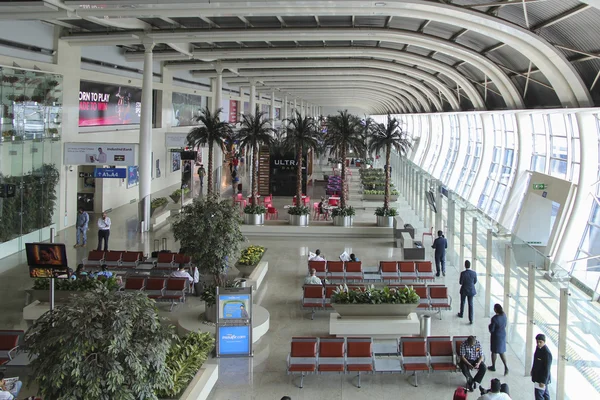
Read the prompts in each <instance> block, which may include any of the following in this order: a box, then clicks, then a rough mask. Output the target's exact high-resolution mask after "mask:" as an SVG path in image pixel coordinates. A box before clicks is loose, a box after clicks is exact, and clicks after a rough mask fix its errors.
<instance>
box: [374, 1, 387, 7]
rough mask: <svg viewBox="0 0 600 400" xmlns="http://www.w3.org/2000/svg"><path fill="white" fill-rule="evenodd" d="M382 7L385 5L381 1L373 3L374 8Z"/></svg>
mask: <svg viewBox="0 0 600 400" xmlns="http://www.w3.org/2000/svg"><path fill="white" fill-rule="evenodd" d="M384 6H385V3H384V2H382V1H380V2H377V3H375V7H384Z"/></svg>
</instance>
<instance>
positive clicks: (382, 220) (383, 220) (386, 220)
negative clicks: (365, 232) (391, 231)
mask: <svg viewBox="0 0 600 400" xmlns="http://www.w3.org/2000/svg"><path fill="white" fill-rule="evenodd" d="M375 215H376V216H377V226H382V227H385V228H392V227H393V226H394V217H395V216H396V215H398V211H397V210H396V209H395V208H385V207H377V208H376V209H375Z"/></svg>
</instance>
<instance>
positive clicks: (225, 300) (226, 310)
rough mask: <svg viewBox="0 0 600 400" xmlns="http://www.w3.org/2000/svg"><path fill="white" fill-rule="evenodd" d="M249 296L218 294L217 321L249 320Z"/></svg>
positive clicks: (250, 304) (250, 305)
mask: <svg viewBox="0 0 600 400" xmlns="http://www.w3.org/2000/svg"><path fill="white" fill-rule="evenodd" d="M251 307H252V303H250V295H249V294H219V319H249V318H250V313H251V312H252V310H251Z"/></svg>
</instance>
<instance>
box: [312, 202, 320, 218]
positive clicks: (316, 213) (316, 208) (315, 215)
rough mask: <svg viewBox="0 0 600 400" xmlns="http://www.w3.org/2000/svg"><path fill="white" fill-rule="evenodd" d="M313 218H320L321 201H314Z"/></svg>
mask: <svg viewBox="0 0 600 400" xmlns="http://www.w3.org/2000/svg"><path fill="white" fill-rule="evenodd" d="M313 218H314V219H315V220H317V219H319V202H316V203H313Z"/></svg>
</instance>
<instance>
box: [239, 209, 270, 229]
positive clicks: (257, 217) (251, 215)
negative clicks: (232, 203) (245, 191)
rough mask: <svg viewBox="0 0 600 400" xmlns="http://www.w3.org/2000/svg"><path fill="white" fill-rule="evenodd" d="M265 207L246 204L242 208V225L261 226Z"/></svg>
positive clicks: (263, 220)
mask: <svg viewBox="0 0 600 400" xmlns="http://www.w3.org/2000/svg"><path fill="white" fill-rule="evenodd" d="M266 213H267V209H266V208H265V206H263V205H260V204H256V205H252V204H248V205H247V206H246V207H244V223H245V224H246V225H263V224H264V223H265V214H266Z"/></svg>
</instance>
